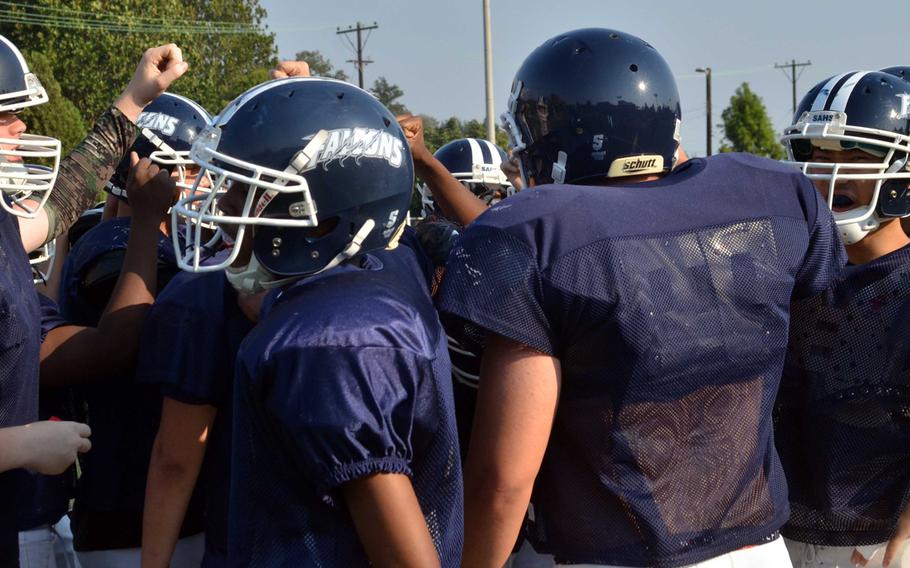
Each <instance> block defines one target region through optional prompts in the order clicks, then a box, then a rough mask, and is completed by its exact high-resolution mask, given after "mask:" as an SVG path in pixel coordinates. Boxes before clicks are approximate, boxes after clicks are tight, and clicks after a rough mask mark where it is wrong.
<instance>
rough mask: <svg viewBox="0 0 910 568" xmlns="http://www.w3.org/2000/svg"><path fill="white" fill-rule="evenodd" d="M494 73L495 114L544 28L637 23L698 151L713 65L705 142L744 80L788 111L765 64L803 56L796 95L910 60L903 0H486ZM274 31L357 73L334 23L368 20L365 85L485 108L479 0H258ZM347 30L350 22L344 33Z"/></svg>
mask: <svg viewBox="0 0 910 568" xmlns="http://www.w3.org/2000/svg"><path fill="white" fill-rule="evenodd" d="M490 2H491V6H492V32H493V83H494V102H495V109H496V114H497V116H498V115H499V113H501V112H502V111H504V110H505V107H506V104H507V102H508V97H509V89H510V87H511V84H512V78H513V77H514V74H515V71H516V70H517V69H518V67H519V66H520V65H521V63H522V61H523V60H524V58H525V57H526V56H527V55H528V54H530V53H531V51H533V50H534V49H535V48H536V47H537V46H538V45H540V44H541V43H543V42H544V41H545V40H547V39H549V38H551V37H553V36H556V35H558V34H560V33H563V32H565V31H569V30H572V29H577V28H583V27H604V28H612V29H617V30H622V31H624V32H629V33H632V34H634V35H637V36H639V37H641V38H643V39H645V40H647V41H648V42H649V43H651V44H652V45H653V46H654V47H656V48H657V50H658V51H659V52H660V53H661V54H662V55H663V56H664V58H665V59H666V60H667V62H668V63H669V64H670V67H671V68H672V69H673V71H674V73H675V74H676V76H677V83H678V85H679V91H680V98H681V100H682V110H683V127H682V139H683V145H684V147H685V148H686V150H687V151H688V152H689V154H690V155H699V156H701V155H704V154H705V151H706V143H705V126H706V115H705V111H706V104H705V78H704V75H701V74H698V73H695V71H694V70H695V69H696V68H697V67H706V66H707V67H711V68H712V70H713V75H714V79H713V86H712V89H713V99H714V104H713V120H712V122H713V123H714V125H715V127H714V129H713V131H714V144H713V145H714V149H715V151H716V150H717V147H718V146H719V144H720V141H721V140H722V137H723V129H722V128H721V127H720V126H719V124H720V123H721V112H722V111H723V109H724V108H726V106H727V104H728V103H729V100H730V97H731V96H732V95H733V93H734V91H735V90H736V88H737V87H739V85H740V84H742V83H743V82H748V83H749V86H750V87H751V88H752V89H753V90H754V91H755V92H756V93H758V95H759V96H761V97H762V99H763V101H764V103H765V106H766V107H767V109H768V113H769V116H770V117H771V120H772V123H773V124H774V128H775V130H776V131H777V132H780V131H781V130H783V128H784V127H785V126H787V125H788V124H789V123H790V120H791V118H792V92H791V84H790V81H789V78H788V75H786V74H785V73H784V71H782V70H780V69H775V68H774V65H775V64H783V63H789V62H790V61H791V60H792V59H795V60H796V61H798V62H805V61H811V62H812V65H810V66H808V67H803V68H801V69H802V74H801V75H800V77H799V80H798V83H797V100H799V98H801V97H802V95H803V94H805V93H806V92H807V91H808V90H809V89H810V88H811V87H812V86H813V85H815V84H816V83H818V82H820V81H822V80H823V79H825V78H827V77H829V76H831V75H835V74H837V73H840V72H844V71H849V70H855V69H880V68H883V67H889V66H892V65H910V49H908V48H907V44H910V34H908V33H907V31H906V29H907V28H906V21H907V9H906V8H907V0H871V1H867V2H866V3H851V4H849V6H851V8H850V9H849V10H846V9H844V7H846V6H848V4H846V3H845V2H843V1H838V2H832V1H830V0H829V1H827V2H822V1H818V0H802V1H794V0H790V1H787V2H785V1H783V0H764V1H763V2H761V3H759V2H743V1H737V0H726V1H720V0H690V1H689V2H686V3H672V2H669V1H663V2H661V1H658V0H636V1H634V2H627V1H624V2H618V1H613V0H490ZM260 3H261V5H262V6H263V7H264V8H266V10H267V11H268V18H267V19H266V24H267V25H268V27H269V29H270V30H271V31H272V32H274V33H275V34H276V40H277V45H278V55H279V56H280V57H282V58H293V56H294V54H295V53H296V52H298V51H301V50H305V49H306V50H318V51H320V52H321V53H322V54H323V55H325V56H326V57H328V58H329V59H330V60H331V62H332V64H333V65H335V66H336V67H337V68H341V69H344V70H345V71H346V72H347V73H348V75H349V76H351V77H352V78H354V79H356V71H355V69H354V66H353V64H351V63H346V62H345V61H346V60H348V59H353V58H354V54H353V51H352V49H351V46H350V45H349V44H348V43H347V42H346V41H345V40H344V38H343V37H342V36H339V35H337V34H336V29H337V28H338V27H342V28H343V27H347V26H349V25H353V24H355V23H356V22H358V21H360V22H362V23H364V24H372V23H373V22H376V23H377V24H378V25H379V28H378V29H376V30H374V31H373V32H372V33H371V34H370V36H369V40H368V42H367V44H366V49H365V50H364V53H365V56H366V58H368V59H372V60H374V61H375V63H373V64H371V65H368V66H367V67H366V72H365V83H366V85H367V86H369V85H371V84H372V82H373V81H374V80H375V79H376V78H377V77H380V76H383V77H385V78H386V79H387V80H388V81H389V82H391V83H395V84H397V85H399V86H400V87H401V88H402V90H403V91H404V93H405V94H404V96H403V97H402V99H401V101H402V102H403V103H404V104H405V105H406V106H407V107H408V108H409V109H410V110H411V111H412V112H414V113H417V114H427V115H430V116H433V117H436V118H448V117H450V116H456V117H459V118H461V119H471V118H476V119H479V120H483V119H484V116H485V107H484V96H485V92H484V56H483V10H482V1H481V0H447V1H444V0H332V1H330V2H312V1H309V0H260ZM348 37H349V38H350V39H352V40H353V39H354V38H353V34H352V35H350V36H348Z"/></svg>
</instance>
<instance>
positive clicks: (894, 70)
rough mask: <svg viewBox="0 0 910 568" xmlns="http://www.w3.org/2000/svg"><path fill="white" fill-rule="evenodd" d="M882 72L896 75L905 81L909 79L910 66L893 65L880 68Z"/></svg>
mask: <svg viewBox="0 0 910 568" xmlns="http://www.w3.org/2000/svg"><path fill="white" fill-rule="evenodd" d="M881 72H882V73H888V74H890V75H897V76H898V77H900V78H901V79H903V80H905V81H910V67H907V66H901V65H898V66H895V67H886V68H884V69H882V70H881Z"/></svg>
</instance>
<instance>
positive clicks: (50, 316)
mask: <svg viewBox="0 0 910 568" xmlns="http://www.w3.org/2000/svg"><path fill="white" fill-rule="evenodd" d="M38 301H39V303H40V307H41V342H42V343H43V342H44V339H45V338H46V337H47V334H48V333H50V332H51V330H53V329H56V328H58V327H60V326H64V325H69V322H68V321H66V320H65V319H64V318H63V316H62V315H60V309H59V308H58V307H57V303H56V302H54V301H53V300H51V299H50V298H48V297H47V296H45V295H44V294H38Z"/></svg>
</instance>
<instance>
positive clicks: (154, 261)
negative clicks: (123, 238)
mask: <svg viewBox="0 0 910 568" xmlns="http://www.w3.org/2000/svg"><path fill="white" fill-rule="evenodd" d="M158 238H159V230H158V222H157V220H150V219H144V218H138V217H134V218H133V220H132V222H131V225H130V238H129V243H128V244H127V249H126V255H125V257H124V260H123V267H122V268H121V270H120V276H119V277H118V279H117V284H116V285H115V286H114V291H113V293H112V294H111V299H110V300H109V301H108V303H107V306H106V307H105V309H104V312H103V313H102V314H101V318H100V319H99V320H98V332H99V334H100V335H101V337H102V338H103V340H104V345H108V346H111V349H110V350H113V351H115V352H119V353H124V354H127V357H126V358H127V360H132V356H133V355H134V354H135V352H136V348H137V346H138V343H139V334H140V333H141V332H142V322H143V321H144V320H145V314H146V313H147V312H148V309H149V307H151V305H152V302H154V301H155V291H156V289H157V286H158Z"/></svg>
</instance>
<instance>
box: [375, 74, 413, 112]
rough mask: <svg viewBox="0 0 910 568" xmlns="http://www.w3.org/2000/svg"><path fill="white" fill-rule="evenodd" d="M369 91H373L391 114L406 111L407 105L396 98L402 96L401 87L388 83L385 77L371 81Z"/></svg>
mask: <svg viewBox="0 0 910 568" xmlns="http://www.w3.org/2000/svg"><path fill="white" fill-rule="evenodd" d="M371 91H372V92H373V95H374V96H375V97H376V98H377V99H379V102H381V103H382V104H384V105H385V106H386V108H388V109H389V110H390V111H392V114H395V115H398V114H402V113H405V112H408V109H407V107H405V106H404V105H403V104H401V103H400V102H397V101H398V99H400V98H401V97H403V96H404V91H402V90H401V87H399V86H398V85H395V84H392V83H389V82H388V81H387V80H386V78H385V77H380V78H378V79H376V80H375V81H374V82H373V88H372V89H371Z"/></svg>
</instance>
